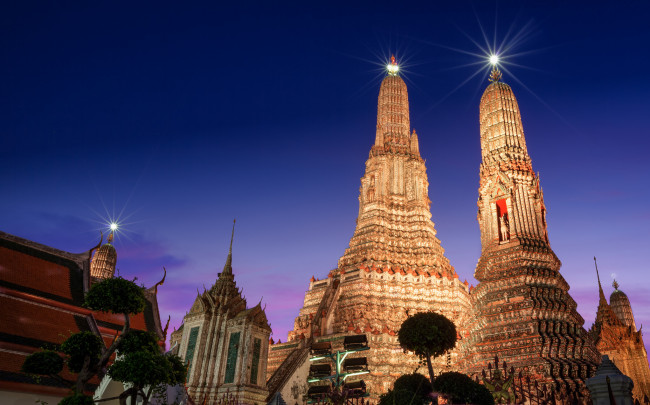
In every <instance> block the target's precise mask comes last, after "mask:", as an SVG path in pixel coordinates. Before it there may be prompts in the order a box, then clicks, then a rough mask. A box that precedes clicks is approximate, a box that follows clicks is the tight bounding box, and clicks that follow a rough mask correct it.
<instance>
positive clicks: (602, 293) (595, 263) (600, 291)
mask: <svg viewBox="0 0 650 405" xmlns="http://www.w3.org/2000/svg"><path fill="white" fill-rule="evenodd" d="M594 265H595V266H596V278H597V279H598V295H599V298H600V301H601V302H602V301H604V302H605V304H607V300H606V299H605V293H604V292H603V286H602V285H601V284H600V275H599V274H598V263H597V262H596V256H594ZM599 304H600V303H599Z"/></svg>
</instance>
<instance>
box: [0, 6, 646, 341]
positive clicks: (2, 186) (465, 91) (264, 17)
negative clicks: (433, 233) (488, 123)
mask: <svg viewBox="0 0 650 405" xmlns="http://www.w3.org/2000/svg"><path fill="white" fill-rule="evenodd" d="M144 3H145V2H123V3H118V2H41V3H38V2H12V3H11V4H10V3H8V2H6V3H5V4H4V5H3V6H2V9H1V12H0V51H1V56H2V63H0V78H1V88H0V101H1V103H2V108H1V109H0V131H1V132H0V135H1V136H2V143H1V145H2V146H1V147H0V195H1V196H2V198H0V230H2V231H5V232H8V233H11V234H14V235H17V236H20V237H23V238H27V239H30V240H34V241H36V242H39V243H42V244H45V245H48V246H52V247H55V248H57V249H61V250H66V251H70V252H81V251H86V250H88V249H90V248H91V247H92V246H94V245H95V244H97V242H98V240H99V231H100V229H101V230H106V228H107V224H108V221H109V218H115V219H117V220H118V222H119V223H120V226H121V228H120V231H119V233H118V234H117V239H116V241H115V246H116V248H117V252H118V262H117V267H118V269H119V273H120V275H122V276H123V277H126V278H129V279H132V278H133V277H136V276H137V277H138V282H141V283H144V284H145V285H146V286H151V285H153V284H154V283H155V282H157V281H159V279H160V278H161V276H162V267H163V266H165V267H166V268H167V270H168V277H167V281H166V282H165V285H164V286H163V287H161V288H160V289H159V293H158V300H159V304H160V308H161V311H160V312H161V317H162V318H163V323H164V322H165V320H166V318H167V316H168V315H171V325H172V327H178V325H179V324H180V322H181V320H182V317H183V315H184V314H185V312H186V311H187V310H189V308H190V306H191V304H192V302H193V300H194V298H195V297H196V294H197V289H199V290H201V291H203V288H204V286H205V287H206V288H209V287H210V286H211V285H212V284H213V283H214V281H215V279H216V277H217V273H218V272H220V271H221V269H222V268H223V265H224V262H225V259H226V255H227V252H228V242H229V238H230V231H231V225H232V220H233V218H237V227H236V230H235V241H234V246H233V268H234V273H235V280H236V282H237V284H238V285H239V286H240V287H243V291H244V294H245V296H246V298H247V300H248V304H249V306H253V305H255V304H257V303H258V302H259V301H260V300H261V301H262V304H263V305H266V311H267V315H268V317H269V320H270V322H271V326H272V328H273V337H274V338H275V340H278V339H282V340H283V341H284V340H285V339H286V337H287V331H288V330H289V329H290V328H291V327H292V325H293V318H294V317H295V316H296V315H297V314H298V309H299V308H300V307H301V305H302V299H303V297H304V292H305V290H306V289H307V287H308V285H309V279H310V277H311V276H312V275H314V276H316V277H319V278H323V277H325V276H326V275H327V272H328V271H329V270H331V269H333V268H335V267H336V265H337V260H338V259H339V257H340V256H341V255H342V254H343V251H344V249H345V248H346V247H347V245H348V242H349V239H350V237H351V236H352V233H353V231H354V226H355V219H356V215H357V212H358V200H357V197H358V189H359V185H360V182H359V179H360V177H361V176H362V175H363V171H364V162H365V160H366V159H367V157H368V152H369V150H370V146H371V145H372V143H373V142H374V138H375V126H376V109H377V95H378V92H379V85H380V83H381V80H382V78H383V77H384V70H383V69H384V66H385V64H386V62H387V61H388V59H389V57H390V55H391V54H395V56H396V58H397V60H398V62H399V63H400V65H401V68H402V70H403V74H402V77H403V78H404V79H405V81H406V83H407V85H408V89H409V101H410V109H411V125H412V126H413V128H415V129H416V130H417V133H418V135H419V139H420V151H421V153H422V156H423V158H425V159H426V162H427V163H426V164H427V173H428V176H429V182H430V186H429V197H430V198H431V200H432V207H431V210H432V214H433V218H432V219H433V221H434V223H435V227H436V229H437V231H438V237H439V238H440V240H441V241H442V246H443V247H444V248H445V249H446V255H447V257H448V258H449V259H450V261H451V263H452V265H453V266H454V267H455V268H456V271H457V272H458V274H459V276H460V278H461V280H463V279H467V280H468V281H469V282H470V283H472V284H476V280H474V278H473V273H474V268H475V265H476V262H477V260H478V257H479V255H480V238H479V228H478V223H477V221H476V212H477V206H476V200H477V197H478V193H477V188H478V184H479V178H478V169H479V164H480V156H481V155H480V143H479V122H478V105H479V101H480V96H481V94H482V92H483V90H484V89H485V87H486V86H487V85H488V81H487V74H488V72H489V68H488V67H487V66H486V65H485V57H486V54H485V53H484V52H483V50H482V49H481V48H484V49H486V48H487V46H488V44H489V46H490V47H494V44H496V46H497V48H499V47H501V48H500V49H501V53H502V57H504V58H505V60H504V79H503V81H505V82H506V83H508V84H510V85H511V87H512V89H513V91H514V93H515V95H516V96H517V98H518V101H519V106H520V109H521V111H522V115H523V124H524V131H525V135H526V141H527V145H528V150H529V153H530V155H531V157H532V159H533V168H534V170H535V171H538V172H540V175H541V184H542V187H543V190H544V197H545V202H546V206H547V209H548V216H547V222H548V229H549V238H550V241H551V245H552V248H553V249H554V251H555V253H556V254H557V256H558V257H559V258H560V260H562V263H563V266H562V269H561V272H562V274H563V275H564V277H565V278H566V279H567V281H568V282H569V284H570V286H571V290H570V294H571V295H572V296H573V298H574V299H575V300H576V301H577V302H578V311H579V312H580V313H581V314H582V316H583V317H584V318H585V327H586V328H589V326H590V325H591V324H592V322H593V321H594V318H595V312H596V307H597V303H598V288H597V282H596V274H595V270H594V263H593V256H597V258H598V265H599V269H600V274H601V280H602V282H603V287H604V289H605V294H606V295H607V297H609V294H610V293H611V292H612V290H613V289H612V287H611V283H612V275H615V277H616V279H617V280H618V281H619V282H620V285H621V286H620V288H621V290H623V291H624V292H625V293H627V295H628V296H629V298H630V300H631V302H632V308H633V310H634V314H635V317H636V322H637V326H641V324H643V325H646V328H647V327H650V266H649V264H648V256H649V253H650V203H649V201H650V181H649V180H648V179H649V178H650V159H649V158H648V156H649V155H650V130H649V128H650V124H649V123H648V117H649V114H650V76H649V73H648V72H650V49H649V48H650V45H649V44H650V24H649V23H648V21H650V2H647V1H631V2H611V3H599V2H594V1H572V2H559V1H558V2H541V1H540V2H534V1H531V2H521V1H513V2H498V3H497V2H486V1H481V2H476V3H470V2H464V1H458V2H455V1H452V2H449V1H448V2H440V3H438V2H433V1H429V2H423V3H422V4H416V3H409V4H408V5H405V4H402V3H403V2H390V3H379V2H371V3H367V4H363V5H355V6H350V5H348V4H346V3H334V2H322V3H317V2H300V3H298V4H295V5H293V6H290V5H288V4H286V3H284V2H259V3H256V2H245V4H246V5H245V6H242V7H241V8H240V7H239V6H237V3H238V2H231V3H219V2H210V3H206V4H197V2H151V3H147V4H144ZM241 3H244V2H241ZM282 4H284V5H282ZM567 4H568V5H567ZM171 329H172V328H171V327H170V330H171ZM648 343H650V337H646V345H648Z"/></svg>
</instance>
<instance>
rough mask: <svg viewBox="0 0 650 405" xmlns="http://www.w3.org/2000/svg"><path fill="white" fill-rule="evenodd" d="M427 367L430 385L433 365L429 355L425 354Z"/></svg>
mask: <svg viewBox="0 0 650 405" xmlns="http://www.w3.org/2000/svg"><path fill="white" fill-rule="evenodd" d="M426 357H427V367H428V368H429V379H430V380H431V385H433V365H432V364H431V356H429V355H427V356H426Z"/></svg>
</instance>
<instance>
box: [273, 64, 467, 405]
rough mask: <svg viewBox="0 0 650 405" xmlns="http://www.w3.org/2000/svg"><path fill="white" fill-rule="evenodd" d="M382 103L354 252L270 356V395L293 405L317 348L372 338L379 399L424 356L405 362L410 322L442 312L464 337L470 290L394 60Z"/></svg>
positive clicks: (314, 289) (316, 287) (374, 389)
mask: <svg viewBox="0 0 650 405" xmlns="http://www.w3.org/2000/svg"><path fill="white" fill-rule="evenodd" d="M377 104H378V105H377V127H376V134H375V142H374V144H373V145H372V146H371V148H370V156H369V158H368V160H367V161H366V165H365V174H364V175H363V177H362V178H361V187H360V190H359V214H358V218H357V221H356V229H355V231H354V234H353V236H352V238H351V240H350V244H349V247H348V248H347V249H346V250H345V252H344V253H343V256H342V257H341V258H340V259H339V261H338V266H337V268H336V269H333V270H331V271H330V272H329V274H328V275H327V278H325V279H323V280H316V279H314V278H312V280H311V281H310V283H309V290H308V291H307V292H306V294H305V300H304V305H303V307H302V308H301V309H300V312H299V314H298V316H297V317H296V319H295V322H294V328H293V330H292V331H290V332H289V339H288V342H285V343H282V344H275V345H273V346H272V347H271V349H270V353H269V375H271V377H270V380H269V391H270V393H271V394H273V393H275V392H281V393H282V396H283V398H284V400H286V401H288V402H291V403H293V402H294V401H299V397H300V396H301V394H302V393H304V392H305V391H306V383H305V381H306V374H305V375H304V377H300V378H298V377H297V376H298V375H300V374H301V373H306V368H305V364H306V363H305V362H306V361H307V360H306V359H307V351H306V349H305V348H306V347H308V346H309V345H310V344H311V342H318V341H331V342H332V345H333V347H334V348H335V349H336V348H337V347H338V346H340V344H341V343H342V340H343V336H344V335H346V334H360V333H365V334H366V335H367V336H368V341H369V346H370V351H368V352H364V356H365V357H366V358H367V361H368V368H369V369H370V374H369V375H365V376H363V377H364V378H363V380H364V381H365V383H366V384H367V386H368V390H369V391H370V392H371V393H372V395H373V397H375V396H378V395H379V394H381V393H385V392H386V391H387V390H388V389H390V388H392V384H393V381H394V380H395V379H396V378H397V377H399V376H400V375H402V374H408V373H411V372H413V370H415V369H416V368H417V367H418V359H417V357H415V356H414V355H411V354H405V353H403V350H402V348H401V347H400V345H399V342H398V341H397V336H396V335H397V331H398V330H399V328H400V326H401V324H402V322H403V321H404V320H405V319H406V318H407V317H408V315H409V314H414V313H416V312H422V311H429V310H435V311H438V312H440V313H442V314H444V315H445V316H447V317H448V318H449V319H451V320H453V321H454V322H455V323H456V324H457V325H461V326H460V328H459V330H460V333H461V335H463V334H464V333H463V328H462V325H464V324H465V323H466V317H467V316H468V315H469V313H470V308H471V304H470V296H469V284H468V283H467V282H466V281H465V282H462V281H460V280H459V279H458V275H457V274H456V272H455V270H454V268H453V267H452V266H451V264H450V263H449V260H448V259H447V258H446V257H445V256H444V249H443V248H442V246H441V244H440V240H439V239H438V238H437V237H436V230H435V227H434V224H433V222H432V221H431V211H430V205H431V201H430V200H429V190H428V187H429V182H428V179H427V173H426V167H425V164H424V160H423V159H422V157H421V156H420V145H419V138H418V135H417V134H416V132H415V131H414V130H413V131H411V125H410V117H409V103H408V92H407V88H406V84H405V83H404V80H402V78H401V77H400V75H399V68H398V66H397V64H396V63H395V59H394V58H393V59H392V61H391V64H390V65H389V66H388V69H387V75H386V77H385V78H384V80H383V81H382V83H381V87H380V90H379V99H378V103H377ZM423 139H424V138H423ZM458 355H459V353H458V351H457V350H455V351H453V352H451V353H450V354H449V355H448V356H442V357H440V358H437V359H435V362H434V369H435V372H440V371H446V370H449V369H450V367H451V365H452V364H454V363H455V362H456V361H457V358H458ZM307 368H308V366H307ZM300 380H301V381H300ZM296 381H300V383H295V382H296Z"/></svg>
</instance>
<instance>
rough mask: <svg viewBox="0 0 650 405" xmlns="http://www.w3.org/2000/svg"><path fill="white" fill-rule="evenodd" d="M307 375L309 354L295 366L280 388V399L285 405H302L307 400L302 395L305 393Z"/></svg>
mask: <svg viewBox="0 0 650 405" xmlns="http://www.w3.org/2000/svg"><path fill="white" fill-rule="evenodd" d="M308 375H309V356H307V357H306V358H305V361H304V362H303V363H302V364H301V365H300V366H299V367H298V368H296V371H295V372H294V373H293V375H292V376H291V377H290V378H289V379H288V380H287V383H286V384H285V385H284V386H283V387H282V388H281V389H280V394H281V395H282V399H284V402H286V403H287V405H296V404H298V405H302V404H306V403H307V401H305V400H304V399H303V396H304V395H305V394H307V388H308V387H307V376H308Z"/></svg>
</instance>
